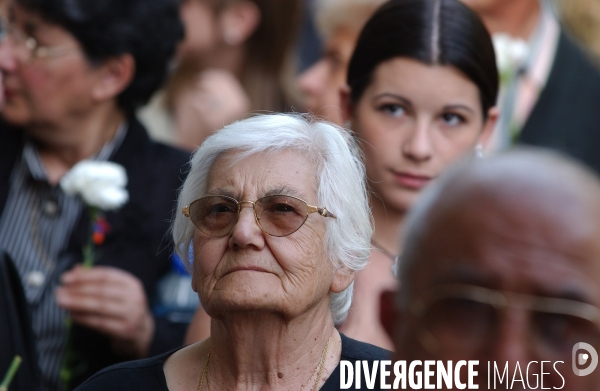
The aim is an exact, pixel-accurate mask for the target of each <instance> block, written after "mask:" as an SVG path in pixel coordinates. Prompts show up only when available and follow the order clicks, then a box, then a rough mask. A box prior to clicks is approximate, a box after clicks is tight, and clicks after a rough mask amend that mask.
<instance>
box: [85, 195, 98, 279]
mask: <svg viewBox="0 0 600 391" xmlns="http://www.w3.org/2000/svg"><path fill="white" fill-rule="evenodd" d="M88 211H89V214H90V234H89V235H88V241H87V243H86V245H85V246H84V247H83V267H84V268H85V269H89V268H91V267H92V266H94V261H95V259H94V247H95V246H94V240H93V236H94V223H95V222H96V220H97V219H98V214H99V213H100V209H98V208H96V207H94V206H88Z"/></svg>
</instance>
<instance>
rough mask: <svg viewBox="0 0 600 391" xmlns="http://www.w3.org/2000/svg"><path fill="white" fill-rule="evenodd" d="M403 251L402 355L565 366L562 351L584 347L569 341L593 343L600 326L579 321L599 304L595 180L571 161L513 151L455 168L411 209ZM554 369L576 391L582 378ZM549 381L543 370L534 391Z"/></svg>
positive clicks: (599, 191)
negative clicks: (543, 377)
mask: <svg viewBox="0 0 600 391" xmlns="http://www.w3.org/2000/svg"><path fill="white" fill-rule="evenodd" d="M403 248H404V253H403V257H402V260H401V263H400V274H399V277H400V287H401V289H400V299H401V300H399V303H400V309H399V312H400V316H399V318H400V320H401V323H400V325H399V327H398V335H397V336H396V343H397V346H396V348H397V350H398V354H399V357H401V358H403V359H407V358H408V359H416V358H426V357H435V358H436V359H449V360H450V359H454V360H470V359H473V360H475V359H478V360H483V361H499V362H502V363H504V362H513V363H514V362H517V361H518V362H521V363H522V362H525V365H526V364H527V363H528V362H531V361H536V360H537V361H542V360H554V361H559V358H564V357H566V359H563V360H562V361H565V362H567V363H568V365H569V368H570V361H571V359H570V355H571V349H572V347H573V345H574V344H575V343H577V342H585V341H579V340H573V338H575V339H577V338H579V339H583V338H588V339H589V341H590V342H593V343H595V344H600V330H599V329H598V326H597V322H598V321H600V319H598V320H597V321H594V320H592V319H587V318H585V316H583V315H584V314H585V313H593V312H594V311H596V308H594V307H600V182H599V181H598V179H597V178H596V177H595V176H594V174H592V173H591V172H589V171H587V170H586V169H584V168H582V167H581V166H579V165H578V164H576V163H573V162H571V161H569V160H566V159H565V158H563V157H561V156H559V155H556V154H554V153H550V152H542V151H539V150H515V151H512V152H508V153H504V154H500V155H497V156H494V157H492V158H490V159H487V160H484V161H477V162H475V163H470V164H468V165H463V166H460V167H457V168H455V169H453V170H451V171H450V172H449V173H448V174H447V175H446V176H444V177H442V178H440V179H439V180H438V182H437V183H436V184H434V185H433V187H432V188H430V189H429V190H428V191H427V192H426V193H425V194H424V195H423V197H422V199H421V201H420V202H419V203H418V204H417V205H416V206H415V208H414V209H413V211H412V212H411V215H410V216H409V218H408V222H407V235H406V239H405V243H404V245H403ZM491 297H496V298H498V297H502V299H500V301H501V302H502V303H504V304H506V303H508V305H506V306H503V305H500V306H495V305H494V303H492V302H490V300H492V299H490V298H491ZM465 298H468V300H466V299H465ZM463 299H465V300H463ZM544 300H546V301H544ZM561 300H562V301H561ZM565 300H566V301H565ZM492 301H493V300H492ZM523 303H527V304H526V305H525V304H523ZM531 303H535V304H536V305H538V304H539V308H542V307H543V308H545V309H546V310H547V311H546V310H544V311H535V309H539V308H538V307H535V306H534V307H535V308H533V307H531ZM561 303H563V304H564V305H563V304H561ZM565 303H566V304H565ZM496 304H497V303H496ZM588 304H591V305H592V306H593V307H592V306H589V305H588ZM461 306H463V307H461ZM544 306H545V307H544ZM563 307H564V308H563ZM565 308H573V309H574V310H573V311H574V313H565V311H564V309H565ZM553 311H555V312H553ZM585 311H588V312H585ZM590 311H591V312H590ZM598 313H599V314H600V312H598ZM561 322H562V323H561ZM595 322H596V323H595ZM576 327H579V329H574V328H576ZM540 328H541V329H540ZM561 328H562V329H561ZM561 333H562V334H561ZM568 333H570V334H568ZM596 338H597V339H598V340H597V341H596ZM599 348H600V346H599ZM567 359H568V360H567ZM564 368H568V367H567V366H566V365H565V366H564ZM563 372H567V371H566V370H565V369H563V371H562V372H561V373H562V375H563V376H565V379H566V380H568V381H569V382H570V383H572V384H571V385H570V384H569V382H567V383H566V387H565V389H587V388H586V383H585V382H586V381H591V380H590V379H587V378H576V377H574V376H573V372H572V371H570V370H569V372H570V373H563ZM598 372H599V373H600V369H599V370H598ZM538 374H539V372H538ZM555 375H556V374H555ZM569 375H570V377H569ZM586 379H587V380H586ZM579 381H583V382H584V383H577V382H579ZM561 382H562V381H561V377H558V376H550V375H548V378H547V379H546V383H547V384H545V386H547V385H548V384H551V383H552V384H553V385H554V386H556V387H560V385H561ZM595 382H596V384H597V382H598V377H596V379H595ZM484 383H486V382H484ZM576 383H577V387H579V388H575V386H574V385H575V384H576ZM482 384H483V383H482ZM486 384H487V383H486ZM589 384H594V383H593V382H592V383H589ZM590 389H594V388H590Z"/></svg>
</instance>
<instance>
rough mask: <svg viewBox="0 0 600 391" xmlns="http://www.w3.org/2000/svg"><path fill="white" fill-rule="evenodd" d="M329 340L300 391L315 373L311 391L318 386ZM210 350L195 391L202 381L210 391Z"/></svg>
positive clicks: (200, 388) (200, 387)
mask: <svg viewBox="0 0 600 391" xmlns="http://www.w3.org/2000/svg"><path fill="white" fill-rule="evenodd" d="M330 342H331V337H329V339H328V340H327V344H326V345H325V348H324V349H323V353H321V360H320V361H319V364H318V365H317V366H316V367H315V370H314V371H313V373H312V374H311V375H310V377H309V378H308V381H307V382H306V383H304V384H302V387H300V391H302V390H303V389H304V387H305V386H306V385H307V384H308V383H309V382H310V380H311V379H312V378H313V376H314V375H315V373H316V374H317V378H316V379H315V384H314V385H313V388H312V390H311V391H316V390H317V387H318V386H319V380H320V379H321V375H322V374H323V368H324V367H325V359H326V358H327V352H328V351H329V344H330ZM210 351H211V348H210V347H209V348H208V354H207V355H206V363H205V364H204V368H202V373H201V374H200V381H199V382H198V389H197V391H202V386H203V385H204V382H206V390H207V391H210V382H209V380H208V365H209V364H210Z"/></svg>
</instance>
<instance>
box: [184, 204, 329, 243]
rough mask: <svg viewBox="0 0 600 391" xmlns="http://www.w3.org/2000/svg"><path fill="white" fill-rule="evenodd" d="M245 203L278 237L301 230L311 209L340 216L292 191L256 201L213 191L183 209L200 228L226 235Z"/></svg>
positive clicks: (264, 226)
mask: <svg viewBox="0 0 600 391" xmlns="http://www.w3.org/2000/svg"><path fill="white" fill-rule="evenodd" d="M243 204H250V205H251V206H252V208H253V210H254V219H255V220H256V223H257V224H258V226H259V227H260V229H261V230H263V231H264V232H265V233H266V234H268V235H270V236H276V237H282V236H288V235H291V234H293V233H294V232H296V231H297V230H299V229H300V227H302V225H304V223H305V222H306V219H307V218H308V215H309V214H311V213H319V214H320V215H321V216H323V217H333V218H336V217H335V216H334V215H333V213H331V212H329V211H328V210H327V208H320V207H317V206H312V205H308V204H307V203H306V201H304V200H301V199H300V198H296V197H293V196H288V195H271V196H266V197H262V198H259V199H258V200H256V201H238V200H236V199H234V198H231V197H228V196H223V195H214V196H213V195H210V196H205V197H202V198H199V199H197V200H195V201H194V202H192V203H191V204H190V205H189V206H186V207H185V208H183V210H182V213H183V214H184V215H185V216H186V217H189V218H190V220H191V221H192V223H193V224H194V226H195V227H196V228H198V229H199V230H200V232H202V233H204V234H206V235H209V236H214V237H222V236H226V235H229V234H230V233H231V232H232V231H233V227H234V226H235V224H236V223H237V221H238V218H239V214H240V211H241V210H242V205H243Z"/></svg>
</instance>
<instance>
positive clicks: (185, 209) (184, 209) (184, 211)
mask: <svg viewBox="0 0 600 391" xmlns="http://www.w3.org/2000/svg"><path fill="white" fill-rule="evenodd" d="M181 213H183V215H184V216H185V217H190V207H189V206H186V207H184V208H183V209H181Z"/></svg>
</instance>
